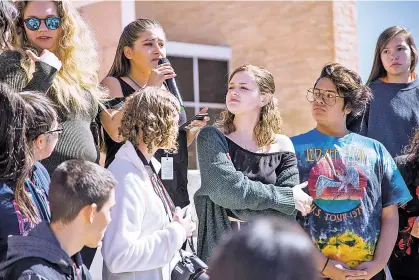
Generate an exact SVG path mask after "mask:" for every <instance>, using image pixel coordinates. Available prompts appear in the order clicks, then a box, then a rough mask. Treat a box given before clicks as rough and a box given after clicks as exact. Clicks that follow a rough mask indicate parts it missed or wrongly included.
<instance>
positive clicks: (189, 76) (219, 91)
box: [166, 42, 231, 169]
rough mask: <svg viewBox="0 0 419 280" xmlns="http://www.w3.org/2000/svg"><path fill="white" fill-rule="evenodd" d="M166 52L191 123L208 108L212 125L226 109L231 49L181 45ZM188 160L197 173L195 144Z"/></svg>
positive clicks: (170, 45)
mask: <svg viewBox="0 0 419 280" xmlns="http://www.w3.org/2000/svg"><path fill="white" fill-rule="evenodd" d="M166 49H167V57H168V58H169V60H170V63H171V64H172V66H173V68H174V69H175V72H176V74H177V77H176V83H177V85H178V87H179V91H180V93H181V95H182V98H183V103H184V105H185V111H186V115H187V117H188V119H189V118H191V117H193V116H194V115H196V114H197V113H198V112H199V111H200V110H201V109H202V108H204V107H208V114H209V116H210V118H211V121H210V124H213V122H214V121H215V120H216V119H217V118H218V116H219V114H220V112H221V111H222V109H223V108H224V107H225V94H226V92H227V80H228V74H229V69H230V59H231V49H230V48H228V47H221V46H208V45H198V44H189V43H181V42H168V43H167V45H166ZM188 156H189V169H197V168H198V161H197V153H196V143H195V142H194V143H193V144H192V145H191V146H190V147H189V149H188Z"/></svg>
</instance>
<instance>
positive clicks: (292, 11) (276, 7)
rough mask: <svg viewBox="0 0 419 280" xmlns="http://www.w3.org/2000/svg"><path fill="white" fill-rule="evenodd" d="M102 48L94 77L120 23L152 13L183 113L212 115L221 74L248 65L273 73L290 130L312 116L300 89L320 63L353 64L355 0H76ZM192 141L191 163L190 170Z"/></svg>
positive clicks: (220, 97) (222, 84)
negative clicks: (165, 42) (163, 34)
mask: <svg viewBox="0 0 419 280" xmlns="http://www.w3.org/2000/svg"><path fill="white" fill-rule="evenodd" d="M75 4H76V5H77V6H78V7H79V9H80V11H81V12H82V14H83V16H84V17H85V18H86V19H87V21H88V22H89V23H90V24H91V26H92V27H93V30H94V32H95V35H96V39H97V41H98V44H99V47H100V53H101V71H100V73H101V77H104V76H105V75H106V73H107V71H109V69H110V66H111V64H112V61H113V58H114V55H115V50H116V47H117V44H118V40H119V36H120V33H121V31H122V29H123V27H124V26H125V25H126V24H128V23H129V22H131V21H133V20H135V19H136V18H140V17H146V18H152V19H157V20H158V21H159V22H160V23H161V24H162V26H163V28H164V30H165V32H166V35H167V38H168V40H169V43H168V45H167V51H168V56H169V59H170V60H171V62H172V64H173V66H174V68H175V71H176V72H177V74H178V77H177V81H178V85H179V87H180V90H181V92H182V95H183V98H184V101H185V107H186V112H187V114H188V117H192V116H193V115H194V114H195V113H197V112H198V111H199V109H200V108H202V107H205V106H207V107H209V108H210V115H211V116H212V119H215V118H216V116H217V114H218V113H219V112H220V110H221V109H222V108H223V106H224V96H225V93H226V82H227V76H228V73H229V72H230V71H231V70H232V69H234V68H235V67H237V66H239V65H241V64H244V63H251V64H255V65H260V66H263V67H265V68H267V69H268V70H269V71H270V72H272V74H273V75H274V77H275V83H276V88H277V92H276V95H277V97H278V98H279V101H280V108H281V115H282V117H283V119H284V127H283V132H284V133H285V134H287V135H289V136H293V135H296V134H299V133H302V132H305V131H307V130H309V129H311V128H312V127H313V126H314V121H313V120H312V117H311V112H310V106H309V103H308V102H307V101H306V98H305V96H306V91H307V89H308V88H310V87H312V86H313V83H314V81H315V79H316V78H317V76H318V75H319V73H320V70H321V68H322V66H323V65H324V64H325V63H327V62H330V61H336V62H340V63H342V64H344V65H345V66H347V67H349V68H351V69H354V70H358V39H357V24H356V3H355V1H324V2H320V1H307V2H303V1H295V2H285V1H284V2H283V1H274V2H270V1H268V2H256V1H255V2H248V1H231V2H230V1H214V2H208V1H202V2H201V1H189V2H188V1H185V2H183V1H182V2H180V1H132V0H127V1H89V2H86V1H81V2H75ZM194 151H195V147H194V146H193V147H191V149H190V163H191V165H190V167H191V168H196V156H195V152H194Z"/></svg>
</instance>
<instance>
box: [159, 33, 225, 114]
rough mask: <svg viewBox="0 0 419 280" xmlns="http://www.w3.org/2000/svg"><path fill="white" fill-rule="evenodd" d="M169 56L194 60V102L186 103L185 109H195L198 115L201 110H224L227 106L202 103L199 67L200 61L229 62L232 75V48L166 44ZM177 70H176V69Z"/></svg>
mask: <svg viewBox="0 0 419 280" xmlns="http://www.w3.org/2000/svg"><path fill="white" fill-rule="evenodd" d="M166 50H167V56H175V57H184V58H192V71H193V96H194V101H184V102H183V105H184V106H185V107H189V108H194V112H195V114H198V113H199V111H200V108H203V107H208V108H209V109H223V108H224V107H225V104H222V103H208V102H200V97H199V67H198V59H208V60H220V61H227V69H228V73H227V74H228V75H230V73H231V53H232V52H231V48H229V47H224V46H211V45H203V44H192V43H184V42H175V41H168V42H166ZM175 70H176V69H175Z"/></svg>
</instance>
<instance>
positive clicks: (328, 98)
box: [306, 88, 343, 106]
mask: <svg viewBox="0 0 419 280" xmlns="http://www.w3.org/2000/svg"><path fill="white" fill-rule="evenodd" d="M336 97H339V98H343V97H342V96H340V95H339V94H338V93H336V92H335V91H331V90H322V89H318V88H310V89H308V90H307V95H306V98H307V100H308V102H314V101H316V100H318V99H320V98H321V100H322V101H323V102H324V103H325V104H326V105H328V106H333V105H335V104H336Z"/></svg>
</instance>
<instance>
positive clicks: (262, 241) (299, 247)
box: [209, 218, 319, 280]
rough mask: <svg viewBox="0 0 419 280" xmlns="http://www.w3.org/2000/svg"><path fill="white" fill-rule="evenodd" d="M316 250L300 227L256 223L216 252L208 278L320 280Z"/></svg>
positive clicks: (267, 221) (276, 221)
mask: <svg viewBox="0 0 419 280" xmlns="http://www.w3.org/2000/svg"><path fill="white" fill-rule="evenodd" d="M313 249H315V248H313V245H312V243H311V240H310V239H309V238H308V237H307V235H306V234H305V232H304V231H303V230H302V229H301V228H300V227H299V225H298V224H297V223H291V222H289V221H287V220H284V219H273V218H271V219H267V218H263V219H259V220H255V221H252V222H250V223H249V226H247V227H245V228H244V229H243V230H241V231H238V232H234V233H233V234H231V235H230V236H229V238H228V239H226V240H224V241H223V242H221V244H220V245H219V246H218V247H217V248H216V249H215V250H214V254H213V256H211V257H210V263H209V267H210V268H211V269H210V270H209V276H210V279H211V280H230V279H240V280H255V279H263V280H284V279H287V280H317V279H319V278H318V277H317V275H316V269H315V265H314V261H313V255H312V253H313Z"/></svg>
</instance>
